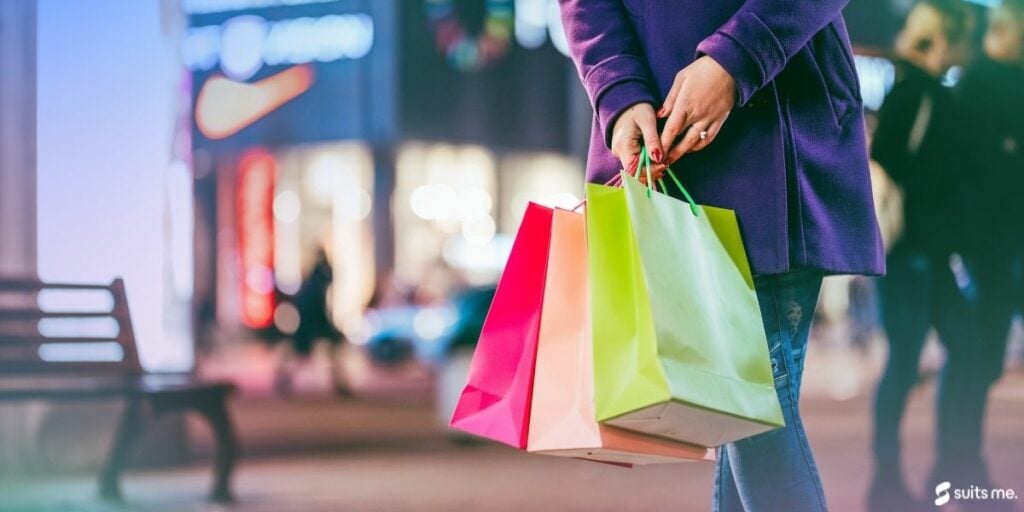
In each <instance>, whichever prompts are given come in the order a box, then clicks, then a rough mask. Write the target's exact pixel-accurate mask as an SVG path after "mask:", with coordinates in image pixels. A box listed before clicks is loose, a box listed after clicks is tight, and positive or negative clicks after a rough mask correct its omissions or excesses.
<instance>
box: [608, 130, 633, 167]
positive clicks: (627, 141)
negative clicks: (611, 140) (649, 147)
mask: <svg viewBox="0 0 1024 512" xmlns="http://www.w3.org/2000/svg"><path fill="white" fill-rule="evenodd" d="M639 135H640V132H639V130H638V131H637V133H636V134H635V135H634V134H630V135H629V136H624V137H620V138H619V140H618V141H616V143H615V144H614V145H613V147H612V153H614V154H615V156H617V157H618V158H619V163H620V164H621V165H622V169H624V170H625V171H626V172H628V173H630V174H632V172H633V170H634V169H636V166H637V162H639V161H640V143H639V142H637V138H638V137H639Z"/></svg>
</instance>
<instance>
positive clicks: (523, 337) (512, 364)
mask: <svg viewBox="0 0 1024 512" xmlns="http://www.w3.org/2000/svg"><path fill="white" fill-rule="evenodd" d="M551 215H552V210H551V209H550V208H545V207H543V206H540V205H537V204H534V203H530V204H529V205H528V206H527V208H526V214H525V215H524V217H523V221H522V223H521V224H520V225H519V231H518V233H517V234H516V238H515V241H514V242H513V243H512V252H511V254H510V255H509V259H508V263H507V264H506V266H505V271H504V272H503V273H502V275H501V279H500V280H499V281H498V288H497V291H496V292H495V294H494V301H493V302H492V303H491V308H490V310H489V311H488V313H487V319H486V320H485V321H484V326H483V330H482V331H481V333H480V341H479V342H478V343H477V346H476V351H475V352H474V353H473V360H472V362H471V363H470V368H469V376H468V378H467V381H466V386H465V388H463V390H462V394H461V395H460V396H459V401H458V404H457V405H456V406H455V412H454V414H453V415H452V419H451V423H450V425H451V426H452V427H453V428H456V429H459V430H462V431H464V432H468V433H470V434H475V435H478V436H482V437H486V438H490V439H493V440H495V441H499V442H502V443H505V444H508V445H511V446H514V447H516V448H519V449H525V448H526V441H527V432H528V428H529V425H530V396H531V393H532V384H533V367H534V361H535V357H536V350H537V333H538V330H539V329H540V316H541V303H542V301H543V298H544V278H545V273H546V269H547V260H548V245H549V242H550V238H551Z"/></svg>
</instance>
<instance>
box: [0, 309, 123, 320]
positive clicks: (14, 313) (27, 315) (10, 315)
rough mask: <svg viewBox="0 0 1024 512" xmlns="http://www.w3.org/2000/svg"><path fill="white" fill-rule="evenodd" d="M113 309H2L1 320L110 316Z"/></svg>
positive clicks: (0, 310)
mask: <svg viewBox="0 0 1024 512" xmlns="http://www.w3.org/2000/svg"><path fill="white" fill-rule="evenodd" d="M111 314H112V312H111V311H42V310H39V309H0V320H42V319H44V318H110V315H111Z"/></svg>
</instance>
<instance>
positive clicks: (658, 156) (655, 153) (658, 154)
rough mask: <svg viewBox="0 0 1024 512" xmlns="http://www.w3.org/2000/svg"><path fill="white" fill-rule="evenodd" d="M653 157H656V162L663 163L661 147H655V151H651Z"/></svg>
mask: <svg viewBox="0 0 1024 512" xmlns="http://www.w3.org/2000/svg"><path fill="white" fill-rule="evenodd" d="M651 158H653V159H654V163H656V164H660V163H661V150H660V149H655V150H654V151H651Z"/></svg>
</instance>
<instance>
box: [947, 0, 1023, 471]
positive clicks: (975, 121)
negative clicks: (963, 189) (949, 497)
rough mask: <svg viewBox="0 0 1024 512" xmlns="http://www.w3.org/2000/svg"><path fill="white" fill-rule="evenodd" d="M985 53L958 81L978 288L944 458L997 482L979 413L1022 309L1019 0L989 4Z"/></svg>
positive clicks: (971, 252) (972, 258) (973, 264)
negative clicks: (969, 357)
mask: <svg viewBox="0 0 1024 512" xmlns="http://www.w3.org/2000/svg"><path fill="white" fill-rule="evenodd" d="M984 50H985V51H984V57H983V58H981V59H979V62H977V63H976V64H975V65H973V66H971V67H969V68H968V69H967V71H966V73H965V74H964V77H963V80H962V81H961V82H960V85H959V91H958V92H959V93H960V97H961V98H962V100H963V102H964V103H965V104H966V109H965V110H966V112H967V113H968V117H967V121H966V123H965V126H969V127H971V129H970V130H967V133H966V134H965V135H966V136H967V137H968V143H967V144H961V146H962V147H963V148H964V150H965V152H966V153H967V154H968V155H969V157H971V162H970V167H969V168H970V169H973V170H974V172H972V173H970V175H971V176H972V177H973V178H974V180H975V184H974V185H975V187H974V189H975V191H976V199H977V201H976V202H975V203H974V205H973V208H972V212H973V214H974V218H973V219H972V220H973V221H974V222H975V225H974V226H972V228H973V229H971V232H973V233H977V234H978V235H981V236H976V237H974V239H973V240H972V242H973V243H972V246H971V247H970V248H969V250H968V253H969V254H968V260H969V262H970V263H971V265H970V268H971V275H972V277H973V278H974V283H975V285H976V288H977V295H978V297H977V299H978V320H979V325H978V327H979V339H978V340H977V343H976V344H975V346H974V352H975V353H976V356H977V357H975V358H973V361H975V362H976V363H977V365H978V366H977V368H976V369H974V371H973V372H972V373H971V378H970V379H969V381H968V382H969V383H970V384H971V386H972V387H971V389H970V391H971V393H972V395H971V396H970V397H969V399H968V400H967V401H966V402H965V404H966V405H967V406H968V407H967V408H964V409H962V410H960V411H958V413H959V421H960V423H961V428H960V432H958V437H959V438H960V439H962V442H961V443H960V444H961V445H962V450H961V453H959V454H957V455H958V456H957V457H956V458H954V459H953V460H950V461H949V465H950V466H953V467H956V468H960V472H959V473H960V475H961V477H962V478H963V480H964V481H969V482H971V483H975V484H977V485H979V486H982V487H989V488H991V487H996V486H997V485H998V483H993V482H991V481H990V479H989V476H988V471H987V470H986V468H985V464H984V461H983V458H982V454H983V453H984V450H983V449H982V431H983V428H982V420H983V418H984V414H985V404H986V402H987V400H986V399H987V395H988V390H989V387H991V385H992V384H993V383H994V382H995V381H996V380H997V379H998V378H999V377H1000V375H1001V374H1002V371H1003V365H1004V359H1005V354H1006V343H1007V337H1008V333H1009V330H1010V322H1011V320H1012V319H1013V315H1014V313H1015V312H1016V313H1024V229H1022V228H1021V224H1020V219H1021V218H1024V202H1021V200H1020V192H1019V191H1020V190H1022V189H1024V0H1003V2H1002V4H1001V5H1000V6H999V7H997V8H995V9H993V10H992V11H990V13H989V20H988V27H987V30H986V33H985V38H984Z"/></svg>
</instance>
